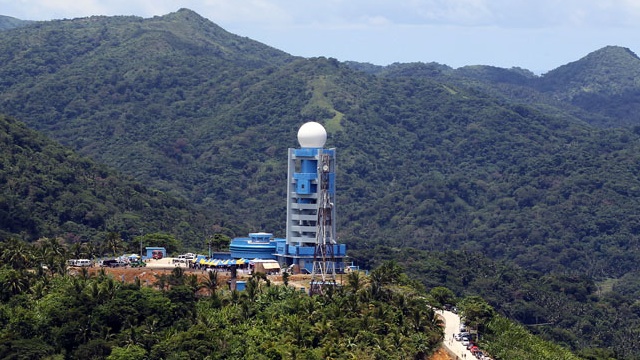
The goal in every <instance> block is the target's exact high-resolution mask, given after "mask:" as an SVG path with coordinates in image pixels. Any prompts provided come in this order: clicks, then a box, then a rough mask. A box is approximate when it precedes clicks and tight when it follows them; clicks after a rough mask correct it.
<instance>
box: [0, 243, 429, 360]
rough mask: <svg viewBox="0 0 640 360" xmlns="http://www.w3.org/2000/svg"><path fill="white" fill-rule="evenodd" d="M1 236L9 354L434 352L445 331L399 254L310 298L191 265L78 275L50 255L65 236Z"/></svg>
mask: <svg viewBox="0 0 640 360" xmlns="http://www.w3.org/2000/svg"><path fill="white" fill-rule="evenodd" d="M0 244H1V245H2V247H1V248H2V252H1V253H0V255H1V258H0V260H1V262H0V263H1V264H3V265H2V266H1V267H0V280H1V281H0V358H2V359H63V358H64V359H83V360H84V359H132V358H135V359H297V358H302V359H327V358H334V359H349V358H357V359H407V358H411V359H425V358H426V356H428V355H429V354H431V353H432V352H433V351H434V350H435V349H436V348H437V347H438V346H439V344H440V342H441V341H442V329H441V327H440V321H439V320H438V319H437V317H436V314H435V311H434V310H433V309H432V308H431V307H429V306H428V305H429V304H428V303H427V302H426V301H425V297H424V296H422V295H424V294H422V295H421V293H420V292H419V291H417V290H416V289H415V288H414V287H413V286H412V284H411V282H410V281H409V280H408V278H407V277H406V275H404V274H402V273H401V272H399V271H397V265H393V264H388V265H385V266H383V267H381V268H379V269H376V270H374V271H373V272H372V273H371V276H370V277H368V278H366V279H365V277H364V275H361V274H360V273H357V272H355V273H352V274H350V275H349V281H348V285H346V286H344V287H341V288H338V289H337V290H336V291H335V292H330V293H328V294H327V295H325V296H314V297H310V296H307V295H306V294H305V293H304V292H301V291H299V290H297V289H296V288H294V287H287V286H271V285H270V282H269V280H268V279H266V277H264V276H259V275H258V274H257V275H256V276H254V277H252V278H251V279H249V281H248V283H247V289H246V290H245V291H243V292H240V293H239V292H237V291H234V292H229V291H228V290H225V289H222V284H220V283H219V280H218V279H217V273H215V272H212V273H209V274H210V276H209V278H207V279H205V280H203V281H198V279H197V278H196V275H195V274H189V273H186V272H184V270H183V269H182V268H176V269H175V270H174V271H173V272H172V273H171V274H170V275H161V276H158V277H157V281H156V282H155V283H154V284H149V285H147V284H141V283H140V282H137V283H134V284H126V283H122V282H120V281H118V280H117V279H114V278H113V277H111V276H108V275H107V274H106V273H105V272H104V271H101V272H99V273H97V275H95V276H93V275H91V274H90V273H89V272H88V271H87V269H86V268H84V269H82V271H80V272H79V274H78V275H76V276H72V275H68V274H67V273H66V270H64V268H63V269H62V270H63V271H62V272H59V271H58V270H56V269H58V268H48V267H47V268H46V269H45V268H42V267H40V266H39V264H40V263H41V262H44V263H58V262H60V260H62V261H61V262H62V263H64V257H65V249H64V247H62V246H61V244H59V243H57V242H56V241H52V240H48V241H44V242H42V243H39V244H35V245H29V244H27V243H22V242H15V241H13V242H5V243H0ZM47 259H58V260H51V261H49V260H47ZM34 266H35V267H34ZM33 269H35V271H33ZM262 275H264V274H262ZM198 294H199V295H198Z"/></svg>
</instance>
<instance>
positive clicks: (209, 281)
mask: <svg viewBox="0 0 640 360" xmlns="http://www.w3.org/2000/svg"><path fill="white" fill-rule="evenodd" d="M208 275H209V276H208V277H207V278H206V279H204V280H203V281H202V282H201V283H200V287H201V288H205V289H207V291H208V292H209V295H213V294H215V293H216V290H218V272H217V271H209V272H208Z"/></svg>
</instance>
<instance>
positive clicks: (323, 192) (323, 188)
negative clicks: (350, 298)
mask: <svg viewBox="0 0 640 360" xmlns="http://www.w3.org/2000/svg"><path fill="white" fill-rule="evenodd" d="M320 160H321V161H320V166H319V169H318V171H319V173H320V191H319V195H320V196H319V199H318V222H317V227H318V229H317V232H316V247H315V251H314V254H313V272H312V276H311V293H312V294H322V293H324V291H325V289H326V288H327V287H335V286H336V259H335V256H334V253H333V245H334V244H335V243H336V240H335V234H334V233H333V216H332V214H333V203H332V202H331V194H330V189H329V186H330V185H329V173H330V172H331V166H332V164H331V157H330V156H329V155H328V154H321V155H320Z"/></svg>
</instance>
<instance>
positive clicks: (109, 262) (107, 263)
mask: <svg viewBox="0 0 640 360" xmlns="http://www.w3.org/2000/svg"><path fill="white" fill-rule="evenodd" d="M126 265H127V263H125V262H124V261H119V260H116V259H111V260H104V261H103V262H102V266H106V267H120V266H126Z"/></svg>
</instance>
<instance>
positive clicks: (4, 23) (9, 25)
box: [0, 15, 31, 30]
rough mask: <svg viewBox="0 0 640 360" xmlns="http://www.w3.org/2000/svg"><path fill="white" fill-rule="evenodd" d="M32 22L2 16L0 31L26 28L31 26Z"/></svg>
mask: <svg viewBox="0 0 640 360" xmlns="http://www.w3.org/2000/svg"><path fill="white" fill-rule="evenodd" d="M30 22H31V21H27V20H20V19H16V18H13V17H11V16H4V15H0V30H7V29H13V28H17V27H20V26H25V25H27V24H29V23H30Z"/></svg>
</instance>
